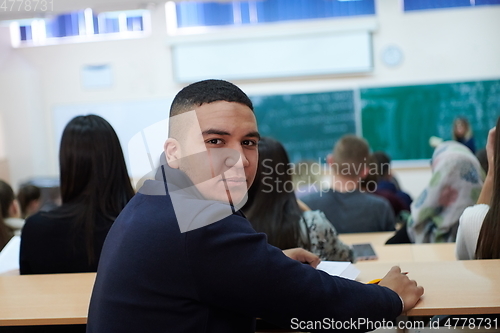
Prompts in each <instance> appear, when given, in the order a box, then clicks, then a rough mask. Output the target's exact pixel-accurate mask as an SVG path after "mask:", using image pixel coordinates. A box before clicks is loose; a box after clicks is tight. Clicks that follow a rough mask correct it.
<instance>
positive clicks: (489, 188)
mask: <svg viewBox="0 0 500 333" xmlns="http://www.w3.org/2000/svg"><path fill="white" fill-rule="evenodd" d="M499 126H500V118H498V120H497V126H496V127H495V128H493V129H491V130H490V132H489V134H488V143H487V145H486V153H487V156H488V164H489V166H488V173H487V175H486V179H485V181H484V186H483V189H482V190H481V194H480V196H479V199H478V201H477V204H476V205H475V206H473V207H469V208H467V209H466V210H465V211H464V212H463V214H462V216H461V217H460V224H459V227H458V234H457V247H456V256H457V259H459V260H464V259H500V223H499V222H500V177H499V175H500V144H499V143H500V131H497V128H499Z"/></svg>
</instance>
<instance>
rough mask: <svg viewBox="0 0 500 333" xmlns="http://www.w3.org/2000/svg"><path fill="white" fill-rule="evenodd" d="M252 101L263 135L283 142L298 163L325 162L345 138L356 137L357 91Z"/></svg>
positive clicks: (279, 96) (292, 158) (296, 95)
mask: <svg viewBox="0 0 500 333" xmlns="http://www.w3.org/2000/svg"><path fill="white" fill-rule="evenodd" d="M250 98H251V100H252V102H253V103H254V108H255V114H256V117H257V123H258V126H259V132H260V133H261V135H262V136H271V137H273V138H275V139H277V140H279V141H281V142H282V143H283V145H284V146H285V148H286V150H287V152H288V154H289V157H290V160H291V161H292V162H295V163H296V162H299V161H301V160H307V159H308V160H315V161H318V159H323V158H325V157H326V155H327V154H328V153H330V152H331V151H332V148H333V145H334V143H335V142H336V141H337V140H338V139H339V138H340V137H341V136H342V135H344V134H347V133H351V134H354V133H356V124H355V116H354V102H353V91H333V92H323V93H313V94H289V95H266V96H250Z"/></svg>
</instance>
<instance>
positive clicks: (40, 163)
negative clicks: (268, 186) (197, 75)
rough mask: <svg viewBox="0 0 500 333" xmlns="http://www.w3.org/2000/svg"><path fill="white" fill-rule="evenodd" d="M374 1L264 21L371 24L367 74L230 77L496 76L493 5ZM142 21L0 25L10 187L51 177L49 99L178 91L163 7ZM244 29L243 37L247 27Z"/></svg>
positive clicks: (290, 85) (296, 84)
mask: <svg viewBox="0 0 500 333" xmlns="http://www.w3.org/2000/svg"><path fill="white" fill-rule="evenodd" d="M376 6H377V8H376V9H377V15H376V17H359V18H341V19H336V20H325V21H320V22H315V23H304V22H302V23H293V24H289V23H286V24H273V25H271V26H270V27H269V28H265V29H274V30H275V31H277V30H279V31H288V30H290V28H291V27H293V28H294V29H298V28H300V27H301V26H303V27H306V26H310V25H314V26H318V25H319V26H321V25H324V26H325V27H326V26H328V27H331V26H335V27H337V28H338V29H339V30H342V29H351V30H352V29H356V27H357V26H360V27H361V26H362V27H366V26H367V25H374V26H375V30H374V31H373V50H374V71H373V72H371V73H368V74H358V75H343V76H333V75H330V76H324V77H320V76H315V77H304V78H287V79H275V80H265V81H263V80H254V81H240V82H235V83H237V84H238V85H240V87H241V88H242V89H243V90H245V91H246V92H247V93H249V94H266V93H287V92H290V93H301V92H315V91H328V90H342V89H357V88H360V87H372V86H396V85H407V84H419V83H422V84H425V83H436V82H452V81H468V80H478V79H479V80H485V79H498V78H500V62H499V61H498V59H499V58H500V39H499V38H498V31H500V20H499V19H498V18H499V17H500V6H490V7H487V6H486V7H477V8H453V9H442V10H434V11H419V12H411V13H403V12H402V10H401V3H400V1H399V0H379V1H377V5H376ZM151 18H152V28H153V32H152V34H151V35H150V36H148V37H147V38H141V39H130V40H120V41H102V42H92V43H77V44H65V45H51V46H43V47H25V48H18V49H11V48H10V42H9V32H8V29H6V28H0V101H1V104H0V116H1V117H2V119H3V131H2V134H3V136H4V143H5V152H6V153H5V155H6V158H7V159H8V168H9V170H10V181H11V182H12V183H13V184H14V185H17V184H19V182H22V181H23V180H26V179H27V178H29V177H33V176H56V175H57V174H58V167H57V146H56V145H55V144H54V141H55V139H54V134H53V131H54V128H53V119H52V110H53V108H54V107H55V106H58V105H78V104H85V103H100V102H102V103H107V102H126V101H141V100H151V99H157V98H172V97H173V96H174V95H175V93H176V92H177V91H178V90H179V89H180V88H181V85H180V84H178V83H176V82H175V81H174V79H173V75H172V73H173V72H172V70H173V69H172V66H171V52H170V49H169V44H168V42H169V41H172V40H173V38H172V37H169V36H168V35H167V33H166V29H165V27H166V17H165V11H164V6H161V5H160V6H157V7H156V9H153V10H152V12H151ZM258 29H263V28H262V27H261V28H257V29H256V30H258ZM248 31H250V34H251V33H252V32H251V31H252V27H251V28H249V30H248ZM176 38H177V40H179V39H182V37H176ZM389 45H398V46H399V47H400V48H401V49H402V51H403V54H404V60H403V63H402V64H401V65H399V66H397V67H388V66H386V65H384V64H383V62H382V60H381V54H382V52H383V50H384V49H385V48H386V47H387V46H389ZM304 52H307V50H304ZM99 64H110V65H111V68H112V73H113V85H112V87H111V88H106V89H101V90H83V89H82V88H81V84H80V69H81V67H82V66H84V65H99ZM165 112H166V113H167V110H165ZM409 149H411V147H409ZM425 172H428V170H427V171H424V173H425ZM406 177H408V179H409V180H410V181H406V180H405V179H406ZM399 178H400V180H401V182H402V183H403V184H405V185H406V184H413V185H411V186H417V187H418V185H420V184H421V181H419V182H412V181H411V179H412V175H411V173H405V176H402V175H401V176H400V177H399ZM417 178H418V177H417ZM419 179H420V178H419ZM407 190H408V191H409V192H412V193H413V192H415V193H419V191H420V189H419V188H413V187H412V188H411V189H407Z"/></svg>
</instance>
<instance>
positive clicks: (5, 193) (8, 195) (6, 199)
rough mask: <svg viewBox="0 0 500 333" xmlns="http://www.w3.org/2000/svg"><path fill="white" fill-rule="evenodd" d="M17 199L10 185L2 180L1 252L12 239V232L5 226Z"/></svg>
mask: <svg viewBox="0 0 500 333" xmlns="http://www.w3.org/2000/svg"><path fill="white" fill-rule="evenodd" d="M15 198H16V197H15V196H14V191H13V190H12V187H10V185H9V184H7V183H6V182H4V181H3V180H0V251H1V250H2V249H3V247H4V246H5V245H6V244H7V243H8V242H9V240H10V239H11V237H12V230H11V229H10V228H9V227H8V226H7V225H6V224H5V222H4V219H5V218H8V217H9V208H10V205H11V204H12V202H13V201H14V199H15Z"/></svg>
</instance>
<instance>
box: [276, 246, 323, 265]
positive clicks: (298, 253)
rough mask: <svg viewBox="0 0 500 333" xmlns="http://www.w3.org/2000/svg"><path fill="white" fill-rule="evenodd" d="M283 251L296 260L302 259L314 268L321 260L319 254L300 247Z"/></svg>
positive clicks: (301, 260)
mask: <svg viewBox="0 0 500 333" xmlns="http://www.w3.org/2000/svg"><path fill="white" fill-rule="evenodd" d="M283 253H284V254H285V255H286V256H287V257H289V258H292V259H294V260H297V261H300V262H302V263H305V264H309V265H311V266H312V267H314V268H316V267H317V266H318V264H319V262H320V261H321V260H320V259H319V257H318V256H317V255H315V254H314V253H311V252H309V251H306V250H304V249H302V248H300V247H297V248H295V249H288V250H283Z"/></svg>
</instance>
